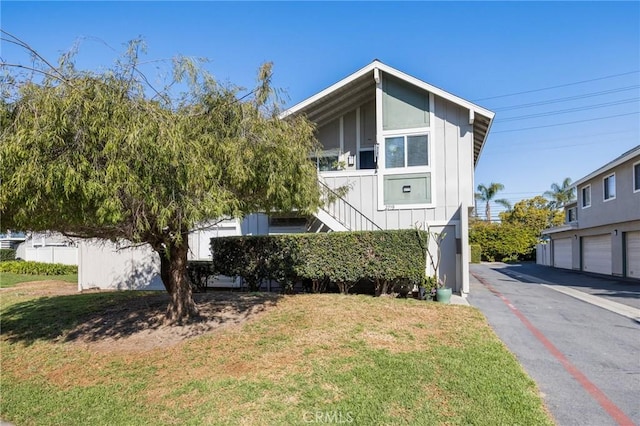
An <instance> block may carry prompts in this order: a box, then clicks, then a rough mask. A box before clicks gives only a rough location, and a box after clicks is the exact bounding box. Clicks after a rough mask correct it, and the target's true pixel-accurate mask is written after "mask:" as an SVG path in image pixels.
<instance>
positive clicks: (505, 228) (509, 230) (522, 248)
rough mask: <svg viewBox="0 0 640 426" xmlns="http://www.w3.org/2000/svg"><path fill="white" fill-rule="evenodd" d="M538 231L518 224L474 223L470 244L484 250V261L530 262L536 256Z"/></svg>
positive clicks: (470, 233)
mask: <svg viewBox="0 0 640 426" xmlns="http://www.w3.org/2000/svg"><path fill="white" fill-rule="evenodd" d="M537 241H538V238H537V234H536V231H535V230H533V229H531V228H529V227H527V226H525V225H522V224H517V223H488V222H483V221H477V222H474V223H473V224H472V225H471V226H470V228H469V243H470V244H478V245H480V246H481V248H482V259H483V260H487V261H489V262H495V261H496V260H497V261H505V262H507V261H508V262H511V261H516V260H529V259H531V258H532V256H535V252H534V249H535V245H536V243H537Z"/></svg>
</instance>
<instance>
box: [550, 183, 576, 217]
mask: <svg viewBox="0 0 640 426" xmlns="http://www.w3.org/2000/svg"><path fill="white" fill-rule="evenodd" d="M574 189H575V188H573V187H572V186H571V178H564V180H563V181H562V185H558V184H557V183H552V184H551V191H545V193H544V196H545V197H547V198H550V199H551V201H550V202H549V207H551V208H552V209H556V210H560V209H562V208H563V207H564V206H565V205H567V204H569V203H570V202H572V201H574V200H575V199H576V193H575V191H574Z"/></svg>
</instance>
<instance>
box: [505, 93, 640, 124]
mask: <svg viewBox="0 0 640 426" xmlns="http://www.w3.org/2000/svg"><path fill="white" fill-rule="evenodd" d="M638 100H640V98H628V99H622V100H619V101H613V102H604V103H601V104H594V105H588V106H583V107H575V108H568V109H558V110H555V111H547V112H540V113H537V114H528V115H519V116H516V117H508V118H503V119H502V120H499V121H500V122H501V123H503V122H505V121H516V120H529V119H531V118H537V117H546V116H549V115H556V114H567V113H570V112H577V111H587V110H590V109H597V108H604V107H608V106H614V105H622V104H629V103H632V102H637V101H638ZM496 121H498V120H496Z"/></svg>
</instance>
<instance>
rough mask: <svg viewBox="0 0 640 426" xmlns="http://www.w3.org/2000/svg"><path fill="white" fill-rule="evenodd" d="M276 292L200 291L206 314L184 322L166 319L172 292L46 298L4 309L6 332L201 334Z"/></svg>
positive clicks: (272, 300)
mask: <svg viewBox="0 0 640 426" xmlns="http://www.w3.org/2000/svg"><path fill="white" fill-rule="evenodd" d="M280 297H282V296H281V295H279V294H274V293H227V292H213V293H204V294H201V293H198V294H194V299H195V301H196V305H197V307H198V310H199V313H200V315H199V316H198V317H196V318H193V319H192V320H190V321H189V322H188V323H186V324H184V325H172V326H168V325H165V324H164V315H165V312H166V309H167V304H168V302H169V297H168V295H167V294H166V293H162V294H159V293H157V292H154V293H148V292H145V293H141V292H135V291H127V292H109V293H92V294H78V295H70V296H56V297H42V298H37V299H33V300H29V301H25V302H19V303H16V304H14V305H11V306H9V307H7V308H6V309H4V310H3V311H2V327H1V330H0V333H1V334H2V335H4V337H5V338H6V339H7V340H8V341H10V342H22V343H24V344H27V345H29V344H32V343H34V342H35V341H36V340H49V341H57V342H71V341H84V342H94V341H99V340H102V339H105V338H114V339H119V338H125V337H128V336H132V335H134V334H136V333H140V332H153V331H156V330H160V329H172V330H171V331H172V332H175V333H178V334H179V335H180V336H181V337H182V338H188V337H195V336H197V335H200V334H203V333H206V332H207V331H210V330H213V329H215V328H219V327H221V326H224V325H232V324H240V323H242V322H244V321H246V320H247V319H249V318H250V317H252V316H254V315H256V314H258V313H260V312H262V311H264V310H266V309H267V308H268V307H270V306H275V305H276V304H277V302H278V300H279V299H280Z"/></svg>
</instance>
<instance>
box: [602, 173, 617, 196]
mask: <svg viewBox="0 0 640 426" xmlns="http://www.w3.org/2000/svg"><path fill="white" fill-rule="evenodd" d="M609 178H613V197H609V198H605V196H606V193H607V188H606V185H607V179H609ZM617 192H618V191H617V188H616V174H615V173H611V174H609V175H607V176H605V177H603V178H602V201H603V202H605V203H606V202H607V201H611V200H615V199H616V193H617Z"/></svg>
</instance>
